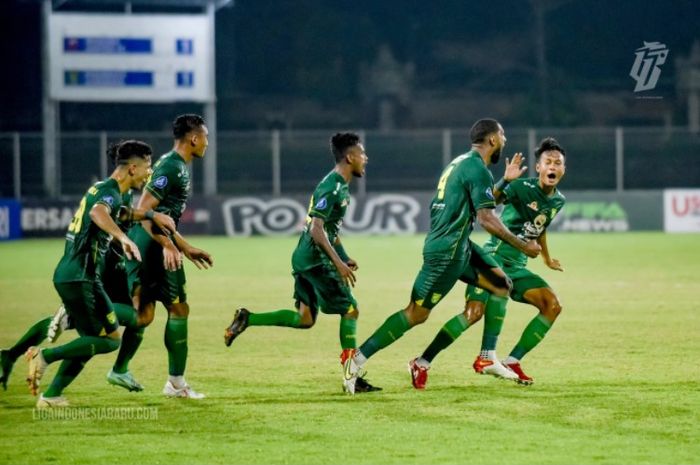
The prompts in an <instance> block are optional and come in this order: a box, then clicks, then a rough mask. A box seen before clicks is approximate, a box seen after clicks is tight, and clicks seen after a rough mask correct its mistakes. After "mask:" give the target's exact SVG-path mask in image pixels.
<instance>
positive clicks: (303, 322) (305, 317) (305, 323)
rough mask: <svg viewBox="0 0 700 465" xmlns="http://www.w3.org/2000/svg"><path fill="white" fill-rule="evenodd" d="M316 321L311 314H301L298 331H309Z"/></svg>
mask: <svg viewBox="0 0 700 465" xmlns="http://www.w3.org/2000/svg"><path fill="white" fill-rule="evenodd" d="M315 323H316V321H315V320H314V318H313V316H311V314H302V315H301V319H300V320H299V326H298V327H299V328H300V329H309V328H311V327H312V326H313V325H314V324H315Z"/></svg>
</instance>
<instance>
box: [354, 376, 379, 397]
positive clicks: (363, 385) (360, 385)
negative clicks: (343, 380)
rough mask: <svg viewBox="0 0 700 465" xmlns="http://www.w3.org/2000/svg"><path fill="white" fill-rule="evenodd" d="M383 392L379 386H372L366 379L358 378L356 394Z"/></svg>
mask: <svg viewBox="0 0 700 465" xmlns="http://www.w3.org/2000/svg"><path fill="white" fill-rule="evenodd" d="M381 390H382V388H380V387H379V386H372V385H371V384H369V381H367V380H366V379H364V378H363V377H362V376H358V377H357V381H355V394H361V393H363V392H376V391H381Z"/></svg>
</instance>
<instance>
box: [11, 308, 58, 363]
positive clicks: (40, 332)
mask: <svg viewBox="0 0 700 465" xmlns="http://www.w3.org/2000/svg"><path fill="white" fill-rule="evenodd" d="M52 318H53V317H48V318H44V319H43V320H39V321H37V322H36V323H34V324H33V325H32V327H31V328H29V330H28V331H27V332H26V333H24V336H22V337H21V338H19V341H17V343H16V344H15V345H13V346H12V347H10V348H9V349H8V350H7V351H8V352H9V355H10V357H12V360H17V359H18V358H19V357H20V356H21V355H22V354H24V353H25V352H26V351H27V349H29V348H30V347H32V346H38V345H39V344H41V342H42V341H43V340H44V339H46V333H47V331H48V330H49V324H50V323H51V319H52Z"/></svg>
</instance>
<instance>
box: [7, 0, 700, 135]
mask: <svg viewBox="0 0 700 465" xmlns="http://www.w3.org/2000/svg"><path fill="white" fill-rule="evenodd" d="M98 3H100V5H99V6H94V4H91V2H88V1H84V0H83V1H80V2H77V1H71V0H68V1H66V2H63V4H62V5H61V7H60V9H59V10H58V11H71V10H83V11H85V10H88V11H89V10H93V11H98V10H99V11H123V6H119V5H116V4H113V5H109V4H107V5H105V4H104V0H103V1H101V2H98ZM115 3H119V2H115ZM161 3H163V2H161ZM166 3H167V2H166ZM0 5H2V7H1V8H0V11H1V13H0V57H2V60H3V64H4V66H3V69H2V72H1V73H0V79H1V84H2V85H1V86H0V99H1V100H0V109H1V110H0V111H1V112H0V131H38V130H40V129H41V53H40V51H41V47H40V25H41V21H40V11H41V5H40V3H39V2H37V1H31V0H0ZM91 5H92V6H91ZM143 11H157V12H163V11H166V12H167V11H176V12H187V11H191V12H201V11H202V9H201V8H197V7H191V8H171V7H169V6H162V5H161V6H158V7H152V6H151V7H145V6H139V5H134V7H133V12H134V13H138V12H143ZM537 11H542V18H543V21H542V24H543V28H542V31H543V34H542V35H541V36H540V37H543V39H544V47H543V50H544V57H545V62H546V68H545V70H546V73H544V72H543V67H542V66H541V62H538V60H537V50H538V47H537V37H538V34H537V28H536V20H535V19H536V12H537ZM699 25H700V2H696V1H691V0H678V1H663V2H640V1H630V0H627V1H615V2H611V1H603V0H580V1H575V0H571V1H566V0H559V1H557V0H552V1H548V0H530V1H527V0H519V1H518V0H508V1H496V2H485V1H484V2H481V1H479V2H472V1H466V0H444V1H435V2H425V1H407V0H337V1H333V0H279V1H262V0H236V1H235V4H234V5H233V6H229V7H225V8H222V9H220V10H219V11H218V12H217V19H216V28H217V29H216V47H217V49H216V76H217V94H218V127H219V130H231V129H268V128H271V127H280V128H294V129H299V128H335V127H340V126H344V127H362V128H368V129H371V128H378V127H382V125H385V124H386V121H384V122H383V121H382V119H381V116H380V110H379V103H378V102H380V101H381V100H382V99H383V98H387V99H388V101H390V102H391V106H392V109H393V113H392V118H391V121H390V122H389V124H390V127H393V128H437V127H464V126H465V125H467V124H469V123H470V122H471V121H473V120H474V119H475V117H481V116H485V115H491V116H494V117H496V118H498V119H500V120H501V121H503V122H504V123H505V124H508V125H509V126H518V127H526V126H554V127H571V126H597V125H604V126H613V125H628V126H645V125H656V126H660V125H662V124H666V125H669V124H671V125H679V126H682V125H685V124H686V123H687V116H686V106H685V97H684V95H683V93H682V92H681V91H680V90H679V89H678V85H677V71H676V69H675V65H674V63H675V60H676V59H677V58H678V57H686V56H687V55H688V54H689V52H690V49H691V46H692V45H693V42H694V41H695V40H697V39H698V38H699V37H700V28H699V27H698V26H699ZM643 41H658V42H662V43H664V44H666V45H667V47H668V49H669V50H670V53H669V57H668V59H667V61H666V63H665V64H664V65H663V67H662V73H661V79H660V81H659V83H658V85H657V87H656V89H654V90H653V91H648V92H647V94H653V95H652V96H653V97H654V98H649V99H640V98H639V95H638V94H635V93H634V92H633V89H634V84H635V82H634V81H633V80H632V78H630V77H629V75H628V74H629V72H630V69H631V67H632V63H633V61H634V51H635V49H637V48H639V47H641V46H642V45H643ZM382 49H383V50H384V53H387V52H388V53H389V54H390V55H392V56H393V59H394V65H395V66H396V67H398V68H397V69H399V70H400V73H403V74H402V79H403V80H402V83H403V84H402V85H401V88H400V90H399V91H396V89H394V90H390V91H388V94H389V95H383V94H381V91H378V90H377V86H376V85H375V84H376V82H374V81H372V80H371V79H368V76H370V75H371V73H372V69H373V66H374V67H375V68H374V69H376V66H377V65H376V62H377V57H378V55H379V54H380V50H382ZM189 110H192V111H201V106H200V105H198V104H186V103H177V104H172V105H152V104H142V105H138V104H137V105H134V104H83V103H62V104H61V129H62V130H63V131H76V130H102V129H105V128H109V129H111V130H136V129H138V130H161V129H167V128H168V121H169V120H170V116H171V115H173V114H175V113H178V112H181V111H189Z"/></svg>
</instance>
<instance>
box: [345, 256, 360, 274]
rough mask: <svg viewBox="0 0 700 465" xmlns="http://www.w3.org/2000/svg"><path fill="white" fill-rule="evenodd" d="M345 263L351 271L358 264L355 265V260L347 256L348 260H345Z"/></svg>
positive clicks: (355, 268)
mask: <svg viewBox="0 0 700 465" xmlns="http://www.w3.org/2000/svg"><path fill="white" fill-rule="evenodd" d="M345 264H346V265H347V266H348V267H349V268H350V269H351V270H352V271H357V269H358V268H359V266H357V262H356V261H355V260H353V259H352V258H348V261H347V262H345Z"/></svg>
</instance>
